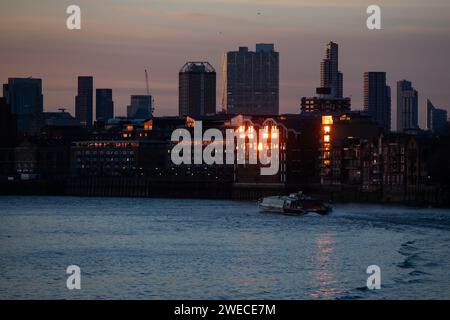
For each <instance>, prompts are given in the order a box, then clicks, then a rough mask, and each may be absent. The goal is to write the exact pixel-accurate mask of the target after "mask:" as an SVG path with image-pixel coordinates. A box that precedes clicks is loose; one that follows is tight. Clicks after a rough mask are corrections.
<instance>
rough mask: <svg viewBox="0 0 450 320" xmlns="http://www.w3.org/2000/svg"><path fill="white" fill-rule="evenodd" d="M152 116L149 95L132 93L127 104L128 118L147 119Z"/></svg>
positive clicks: (150, 97)
mask: <svg viewBox="0 0 450 320" xmlns="http://www.w3.org/2000/svg"><path fill="white" fill-rule="evenodd" d="M152 116H153V107H152V96H151V95H132V96H131V101H130V105H129V106H127V118H128V119H148V118H151V117H152Z"/></svg>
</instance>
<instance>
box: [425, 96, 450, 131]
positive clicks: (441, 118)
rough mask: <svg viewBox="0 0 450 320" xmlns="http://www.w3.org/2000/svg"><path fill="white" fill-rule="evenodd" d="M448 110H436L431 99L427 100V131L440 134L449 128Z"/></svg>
mask: <svg viewBox="0 0 450 320" xmlns="http://www.w3.org/2000/svg"><path fill="white" fill-rule="evenodd" d="M447 121H448V116H447V110H444V109H438V108H436V107H435V106H434V105H433V104H432V103H431V101H430V100H429V99H427V129H428V130H430V131H432V132H436V133H440V132H442V130H444V129H445V128H446V126H447Z"/></svg>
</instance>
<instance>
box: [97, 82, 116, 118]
mask: <svg viewBox="0 0 450 320" xmlns="http://www.w3.org/2000/svg"><path fill="white" fill-rule="evenodd" d="M95 118H96V119H97V121H98V120H103V121H106V120H108V119H112V118H114V102H113V99H112V89H96V90H95Z"/></svg>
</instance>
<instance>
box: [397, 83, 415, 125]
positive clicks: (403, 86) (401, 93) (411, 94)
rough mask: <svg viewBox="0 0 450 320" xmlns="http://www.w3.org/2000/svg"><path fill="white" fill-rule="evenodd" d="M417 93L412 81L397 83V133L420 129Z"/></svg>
mask: <svg viewBox="0 0 450 320" xmlns="http://www.w3.org/2000/svg"><path fill="white" fill-rule="evenodd" d="M418 101H419V98H418V93H417V91H416V90H415V89H414V88H413V86H412V84H411V82H410V81H407V80H401V81H398V82H397V131H398V132H402V131H404V130H407V129H417V128H419V121H418V112H419V111H418V108H419V103H418Z"/></svg>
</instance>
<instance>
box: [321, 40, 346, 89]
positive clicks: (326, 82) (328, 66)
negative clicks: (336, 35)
mask: <svg viewBox="0 0 450 320" xmlns="http://www.w3.org/2000/svg"><path fill="white" fill-rule="evenodd" d="M320 86H321V87H322V88H330V91H331V93H330V94H331V96H332V97H333V98H342V97H343V87H344V84H343V75H342V72H340V71H339V46H338V44H337V43H334V42H330V43H328V44H327V47H326V54H325V58H324V59H323V60H322V62H321V64H320Z"/></svg>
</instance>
